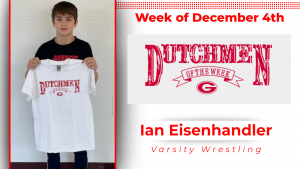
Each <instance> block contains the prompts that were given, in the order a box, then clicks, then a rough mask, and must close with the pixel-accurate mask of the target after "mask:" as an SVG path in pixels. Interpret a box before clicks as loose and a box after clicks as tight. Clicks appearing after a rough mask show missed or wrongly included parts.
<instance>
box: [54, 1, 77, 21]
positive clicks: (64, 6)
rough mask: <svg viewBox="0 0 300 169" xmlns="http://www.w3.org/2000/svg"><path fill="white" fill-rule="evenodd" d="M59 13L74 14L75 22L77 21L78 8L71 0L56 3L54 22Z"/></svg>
mask: <svg viewBox="0 0 300 169" xmlns="http://www.w3.org/2000/svg"><path fill="white" fill-rule="evenodd" d="M58 14H62V15H65V14H68V15H72V16H73V17H74V20H75V21H74V22H76V21H77V17H78V14H77V8H76V6H75V5H74V4H72V3H70V2H66V1H61V2H59V3H57V4H55V5H54V7H53V9H52V15H51V16H52V21H53V22H54V19H55V16H56V15H58Z"/></svg>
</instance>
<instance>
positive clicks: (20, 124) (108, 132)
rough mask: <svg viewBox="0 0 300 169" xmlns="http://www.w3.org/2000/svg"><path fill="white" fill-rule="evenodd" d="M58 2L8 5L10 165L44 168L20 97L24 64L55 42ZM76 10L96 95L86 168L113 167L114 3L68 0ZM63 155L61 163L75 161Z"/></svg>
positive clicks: (28, 108) (23, 97) (16, 0)
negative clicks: (94, 69) (94, 72)
mask: <svg viewBox="0 0 300 169" xmlns="http://www.w3.org/2000/svg"><path fill="white" fill-rule="evenodd" d="M58 2H60V1H58V0H47V1H45V0H26V1H24V0H12V1H11V161H12V162H46V161H47V154H46V153H43V152H39V151H37V150H36V148H35V139H34V133H33V116H32V110H31V102H27V101H26V95H25V94H23V93H21V89H22V86H23V83H24V80H25V77H24V75H25V72H26V70H27V68H26V66H27V63H28V60H29V59H30V58H33V57H34V54H35V52H36V50H37V49H38V47H39V46H40V45H41V44H42V43H44V42H46V41H48V40H50V39H52V38H53V37H55V29H54V28H53V26H52V23H51V10H52V8H53V6H54V4H56V3H58ZM69 2H71V3H73V4H74V5H75V6H76V7H77V8H78V25H77V27H76V28H75V31H74V35H75V36H77V37H78V38H79V39H82V40H85V41H87V42H89V43H90V45H91V47H92V51H93V55H94V57H95V59H96V60H97V63H98V74H99V80H98V82H97V95H96V96H93V95H90V98H91V100H92V105H93V110H94V123H95V141H96V149H95V150H94V151H88V156H89V162H114V1H113V0H84V1H83V0H71V1H69ZM73 157H74V156H73V153H61V162H72V161H74V158H73Z"/></svg>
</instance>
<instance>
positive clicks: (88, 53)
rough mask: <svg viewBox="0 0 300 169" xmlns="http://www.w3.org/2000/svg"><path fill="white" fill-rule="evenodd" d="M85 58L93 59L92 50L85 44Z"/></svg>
mask: <svg viewBox="0 0 300 169" xmlns="http://www.w3.org/2000/svg"><path fill="white" fill-rule="evenodd" d="M86 54H87V55H86V57H94V56H93V52H92V48H91V46H90V44H87V47H86Z"/></svg>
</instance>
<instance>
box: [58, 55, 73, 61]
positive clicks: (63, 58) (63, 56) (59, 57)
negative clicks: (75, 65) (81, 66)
mask: <svg viewBox="0 0 300 169" xmlns="http://www.w3.org/2000/svg"><path fill="white" fill-rule="evenodd" d="M77 58H78V56H76V55H54V57H53V60H55V61H62V60H66V59H77Z"/></svg>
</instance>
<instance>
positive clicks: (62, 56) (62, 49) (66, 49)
mask: <svg viewBox="0 0 300 169" xmlns="http://www.w3.org/2000/svg"><path fill="white" fill-rule="evenodd" d="M35 57H38V58H39V59H40V60H43V59H52V60H56V61H61V60H66V59H81V60H84V59H85V58H86V57H93V53H92V49H91V46H90V45H89V43H87V42H85V41H83V40H80V39H78V38H76V36H75V40H74V41H73V42H72V43H70V44H67V45H59V44H57V43H56V42H55V41H54V38H53V39H52V40H50V41H48V42H46V43H44V44H42V45H41V46H40V47H39V49H38V50H37V52H36V54H35Z"/></svg>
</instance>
